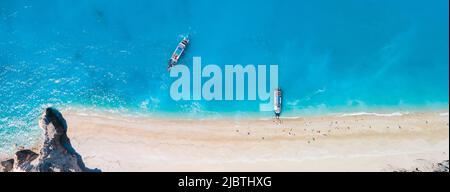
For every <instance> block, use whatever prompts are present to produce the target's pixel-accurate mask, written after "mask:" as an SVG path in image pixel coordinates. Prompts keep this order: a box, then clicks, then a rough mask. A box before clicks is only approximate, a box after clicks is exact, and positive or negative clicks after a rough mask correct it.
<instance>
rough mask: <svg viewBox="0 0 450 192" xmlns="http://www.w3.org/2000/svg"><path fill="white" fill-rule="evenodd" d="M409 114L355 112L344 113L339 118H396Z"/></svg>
mask: <svg viewBox="0 0 450 192" xmlns="http://www.w3.org/2000/svg"><path fill="white" fill-rule="evenodd" d="M407 114H409V112H403V113H401V112H394V113H368V112H357V113H345V114H342V115H340V116H341V117H348V116H362V115H370V116H379V117H396V116H403V115H407Z"/></svg>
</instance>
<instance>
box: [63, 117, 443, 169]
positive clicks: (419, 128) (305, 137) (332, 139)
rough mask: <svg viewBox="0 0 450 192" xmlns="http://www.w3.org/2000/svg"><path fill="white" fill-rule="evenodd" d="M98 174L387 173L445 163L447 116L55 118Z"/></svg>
mask: <svg viewBox="0 0 450 192" xmlns="http://www.w3.org/2000/svg"><path fill="white" fill-rule="evenodd" d="M62 113H63V115H64V117H65V119H66V120H67V123H68V136H69V138H70V139H71V141H72V145H73V146H74V148H75V149H76V150H77V151H78V152H79V153H80V154H81V155H82V156H83V159H84V161H85V163H86V165H87V166H88V167H90V168H99V169H101V170H102V171H392V170H396V169H399V168H405V169H411V168H413V167H416V166H421V165H424V166H426V165H427V164H428V163H430V162H440V161H442V160H448V159H449V116H448V110H447V111H434V112H422V113H419V112H416V113H409V114H403V115H402V114H391V115H383V114H354V115H329V116H315V117H304V118H288V119H283V123H282V124H280V125H278V124H276V123H274V122H272V120H271V119H267V120H260V119H259V120H258V119H242V120H236V119H221V120H212V119H211V120H186V119H185V120H176V119H156V118H150V117H125V116H120V115H117V114H109V113H102V115H93V114H85V113H81V112H77V111H76V110H66V111H62Z"/></svg>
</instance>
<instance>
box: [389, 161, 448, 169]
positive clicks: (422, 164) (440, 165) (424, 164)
mask: <svg viewBox="0 0 450 192" xmlns="http://www.w3.org/2000/svg"><path fill="white" fill-rule="evenodd" d="M418 162H419V163H417V165H416V166H414V167H412V168H410V169H393V171H395V172H449V169H448V163H449V160H444V161H442V162H436V163H433V162H429V161H426V160H423V159H419V160H418Z"/></svg>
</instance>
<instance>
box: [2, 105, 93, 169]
mask: <svg viewBox="0 0 450 192" xmlns="http://www.w3.org/2000/svg"><path fill="white" fill-rule="evenodd" d="M39 127H41V128H42V129H43V130H44V143H43V144H42V146H41V149H40V151H39V154H38V153H35V152H33V151H31V150H27V149H26V150H20V151H17V152H16V155H15V157H14V159H9V160H7V161H2V162H1V165H2V166H3V167H4V168H3V170H2V171H26V172H81V171H100V170H98V169H95V170H92V169H89V168H87V167H86V166H85V165H84V163H83V160H82V158H81V156H80V155H79V154H78V153H77V152H76V151H75V149H74V148H73V147H72V145H71V144H70V140H69V138H68V137H67V134H66V133H67V123H66V120H65V119H64V118H63V117H62V115H61V113H60V112H59V111H57V110H56V109H53V108H47V109H45V111H44V113H43V114H42V116H41V119H40V120H39ZM0 168H1V167H0Z"/></svg>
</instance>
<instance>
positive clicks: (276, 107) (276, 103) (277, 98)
mask: <svg viewBox="0 0 450 192" xmlns="http://www.w3.org/2000/svg"><path fill="white" fill-rule="evenodd" d="M273 99H274V100H273V111H274V112H275V117H276V118H277V119H278V118H280V114H281V89H280V88H277V89H275V91H274V92H273Z"/></svg>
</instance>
